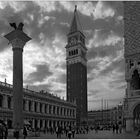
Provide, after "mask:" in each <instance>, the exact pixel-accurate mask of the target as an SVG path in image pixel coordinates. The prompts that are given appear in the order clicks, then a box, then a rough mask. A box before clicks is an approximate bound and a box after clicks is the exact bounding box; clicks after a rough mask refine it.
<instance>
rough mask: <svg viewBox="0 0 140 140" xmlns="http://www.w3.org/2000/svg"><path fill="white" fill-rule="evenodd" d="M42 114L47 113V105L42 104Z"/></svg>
mask: <svg viewBox="0 0 140 140" xmlns="http://www.w3.org/2000/svg"><path fill="white" fill-rule="evenodd" d="M42 113H45V104H44V103H43V104H42Z"/></svg>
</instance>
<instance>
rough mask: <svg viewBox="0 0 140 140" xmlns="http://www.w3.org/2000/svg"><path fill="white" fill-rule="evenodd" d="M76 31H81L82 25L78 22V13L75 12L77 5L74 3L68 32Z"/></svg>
mask: <svg viewBox="0 0 140 140" xmlns="http://www.w3.org/2000/svg"><path fill="white" fill-rule="evenodd" d="M76 31H81V32H83V31H82V26H81V24H80V21H79V17H78V14H77V5H75V10H74V17H73V20H72V22H71V26H70V31H69V33H73V32H76Z"/></svg>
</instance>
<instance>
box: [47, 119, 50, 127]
mask: <svg viewBox="0 0 140 140" xmlns="http://www.w3.org/2000/svg"><path fill="white" fill-rule="evenodd" d="M49 123H50V120H47V127H48V128H49Z"/></svg>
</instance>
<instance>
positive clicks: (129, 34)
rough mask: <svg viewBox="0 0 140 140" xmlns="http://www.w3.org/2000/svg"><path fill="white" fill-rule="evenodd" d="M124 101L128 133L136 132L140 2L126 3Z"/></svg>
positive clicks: (139, 115) (138, 120) (139, 97)
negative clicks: (125, 83) (125, 86)
mask: <svg viewBox="0 0 140 140" xmlns="http://www.w3.org/2000/svg"><path fill="white" fill-rule="evenodd" d="M124 42H125V44H124V57H125V80H126V82H127V88H126V97H125V99H124V117H125V124H126V131H134V130H135V129H137V128H138V127H139V125H140V2H139V1H125V2H124Z"/></svg>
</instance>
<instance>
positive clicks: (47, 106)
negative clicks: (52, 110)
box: [47, 104, 50, 114]
mask: <svg viewBox="0 0 140 140" xmlns="http://www.w3.org/2000/svg"><path fill="white" fill-rule="evenodd" d="M49 106H50V105H49V104H47V114H49Z"/></svg>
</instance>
